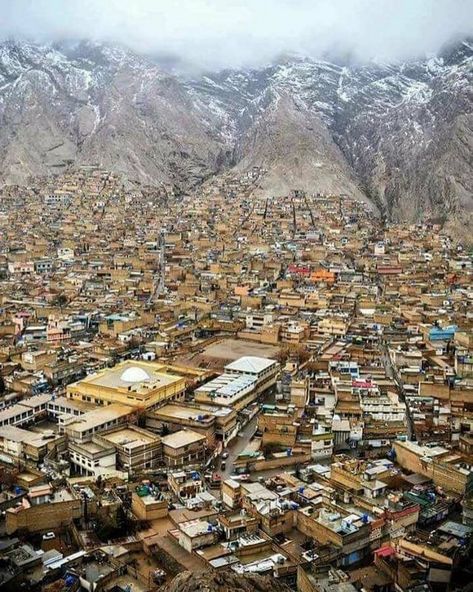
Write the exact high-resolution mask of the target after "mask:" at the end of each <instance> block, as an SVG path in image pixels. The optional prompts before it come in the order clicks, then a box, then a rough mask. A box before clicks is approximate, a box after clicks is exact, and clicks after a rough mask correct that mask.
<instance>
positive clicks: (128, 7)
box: [0, 0, 473, 68]
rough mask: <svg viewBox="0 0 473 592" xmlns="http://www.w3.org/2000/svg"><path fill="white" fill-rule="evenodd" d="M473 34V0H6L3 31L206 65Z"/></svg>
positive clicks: (419, 49)
mask: <svg viewBox="0 0 473 592" xmlns="http://www.w3.org/2000/svg"><path fill="white" fill-rule="evenodd" d="M472 34H473V0H0V35H1V37H2V38H7V37H29V38H34V39H37V40H40V41H50V40H54V41H58V40H64V39H73V40H77V39H92V40H97V41H106V42H114V43H121V44H125V45H128V46H130V47H131V48H132V49H134V50H136V51H139V52H142V53H149V54H155V55H156V54H162V55H176V56H178V57H180V58H181V59H183V60H185V61H187V62H191V63H194V64H197V65H198V66H201V67H210V68H220V67H227V66H240V65H258V64H261V63H266V62H268V61H270V60H272V59H273V58H276V57H277V56H279V55H280V54H282V53H302V54H306V55H310V56H313V57H320V56H322V55H324V54H325V53H327V52H337V53H341V54H346V53H350V54H351V55H353V56H354V57H355V58H356V59H359V60H368V59H371V58H378V59H382V60H397V59H404V58H407V57H410V56H415V55H419V54H422V55H424V54H431V53H435V52H436V51H437V50H438V49H439V48H440V47H441V46H442V45H443V44H445V43H446V42H449V41H450V40H452V39H455V38H458V37H460V36H466V35H472Z"/></svg>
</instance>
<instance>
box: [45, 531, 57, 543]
mask: <svg viewBox="0 0 473 592" xmlns="http://www.w3.org/2000/svg"><path fill="white" fill-rule="evenodd" d="M55 538H56V535H55V534H54V532H47V533H46V534H43V541H50V540H51V539H55Z"/></svg>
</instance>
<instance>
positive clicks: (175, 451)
mask: <svg viewBox="0 0 473 592" xmlns="http://www.w3.org/2000/svg"><path fill="white" fill-rule="evenodd" d="M161 442H162V443H163V455H164V461H165V463H166V464H167V466H168V467H181V466H183V465H193V464H198V463H199V462H201V461H202V460H203V459H204V455H205V447H204V443H205V442H206V438H205V436H203V435H202V434H199V433H197V432H194V431H192V430H180V431H178V432H174V434H169V436H164V438H162V439H161Z"/></svg>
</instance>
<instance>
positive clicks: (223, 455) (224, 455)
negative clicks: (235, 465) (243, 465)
mask: <svg viewBox="0 0 473 592" xmlns="http://www.w3.org/2000/svg"><path fill="white" fill-rule="evenodd" d="M229 455H230V454H229V453H228V452H224V453H223V454H222V458H223V460H225V459H227V458H228V457H229Z"/></svg>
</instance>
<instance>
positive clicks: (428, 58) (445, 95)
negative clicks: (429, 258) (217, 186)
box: [0, 0, 473, 229]
mask: <svg viewBox="0 0 473 592" xmlns="http://www.w3.org/2000/svg"><path fill="white" fill-rule="evenodd" d="M0 4H2V6H1V8H2V10H3V18H2V20H1V24H0V33H1V34H2V35H3V37H4V38H8V39H6V40H5V41H4V42H3V43H0V125H1V129H2V134H1V135H0V161H1V163H2V164H1V166H0V182H6V183H25V182H27V180H28V179H29V177H31V176H35V175H49V174H54V173H56V172H60V171H61V170H64V168H65V167H67V166H70V165H71V164H72V165H74V164H76V163H83V162H89V163H90V162H100V163H101V164H102V165H103V166H105V167H108V168H110V169H111V170H114V171H117V172H121V173H124V174H125V175H126V176H128V177H129V178H132V179H137V180H139V181H141V182H144V183H148V184H156V185H157V184H160V183H163V182H164V183H172V184H174V185H177V186H178V187H180V188H181V189H182V190H188V189H189V188H192V187H195V186H197V185H198V184H199V183H201V182H203V181H204V180H205V179H207V178H209V177H210V176H212V175H218V174H222V173H226V172H228V171H235V172H237V173H239V172H245V171H247V170H249V169H251V168H252V167H253V166H259V167H263V168H264V169H266V171H267V172H266V174H265V175H264V177H263V178H262V179H261V183H260V185H261V186H260V191H261V192H263V193H265V194H268V195H271V194H273V195H275V194H277V195H284V194H285V193H286V192H288V191H289V190H290V189H293V188H301V189H306V190H308V191H321V192H334V193H347V194H349V195H353V196H355V197H357V198H359V199H362V200H365V201H370V202H371V203H372V204H373V205H374V206H375V207H376V209H377V210H378V211H379V212H381V213H383V214H384V215H386V217H387V218H388V219H390V220H411V221H413V220H420V219H436V220H442V221H447V220H448V221H453V223H454V224H456V225H457V226H459V227H462V228H463V229H468V228H469V225H468V224H469V223H468V220H471V212H472V211H473V168H472V167H473V163H472V154H473V109H472V106H473V43H472V41H471V39H472V36H469V35H468V33H470V31H467V30H466V29H467V28H469V27H471V25H472V23H473V4H472V3H471V2H463V1H461V0H456V1H453V2H452V1H449V2H444V1H443V0H436V1H435V2H428V1H425V0H423V1H421V0H409V2H407V1H406V2H404V1H398V2H384V1H382V0H377V1H368V0H357V1H356V2H354V1H342V0H338V1H335V2H313V1H312V2H308V1H305V0H302V1H293V2H289V1H288V2H286V1H276V2H275V1H272V2H266V1H263V0H260V1H258V0H256V1H254V2H243V1H242V0H230V1H229V2H225V3H224V8H222V5H219V6H218V9H217V8H216V7H217V3H216V2H214V1H213V0H207V1H204V0H193V1H192V2H187V0H184V1H183V2H179V3H172V4H171V3H169V2H166V3H164V2H150V1H144V0H140V1H138V2H133V3H127V2H121V1H115V2H112V1H111V0H103V1H102V2H99V3H98V2H81V3H79V2H76V1H75V0H72V1H70V2H68V3H66V2H60V1H58V0H55V1H54V0H50V1H48V2H46V1H43V0H36V1H35V2H34V3H29V2H24V1H22V0H19V1H17V2H15V3H11V4H10V3H6V2H0ZM169 4H170V5H171V6H170V7H169Z"/></svg>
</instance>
